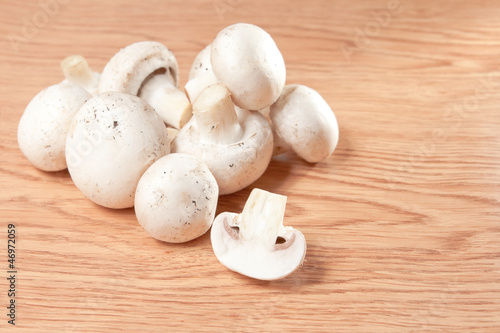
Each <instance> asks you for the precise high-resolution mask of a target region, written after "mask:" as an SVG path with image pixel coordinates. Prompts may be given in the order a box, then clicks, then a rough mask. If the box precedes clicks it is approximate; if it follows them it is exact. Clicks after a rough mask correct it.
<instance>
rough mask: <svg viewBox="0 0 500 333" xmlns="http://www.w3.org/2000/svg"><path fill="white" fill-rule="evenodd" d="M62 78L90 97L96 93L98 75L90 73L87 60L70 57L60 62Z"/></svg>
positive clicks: (78, 56)
mask: <svg viewBox="0 0 500 333" xmlns="http://www.w3.org/2000/svg"><path fill="white" fill-rule="evenodd" d="M61 69H62V72H63V74H64V77H65V78H66V79H67V80H68V81H69V82H71V83H73V84H76V85H79V86H80V87H82V88H84V89H85V90H87V91H88V92H89V93H91V94H92V95H95V94H96V92H97V85H98V84H99V74H98V73H96V72H94V71H92V69H91V68H90V66H89V64H88V62H87V60H86V59H85V58H84V57H83V56H81V55H70V56H68V57H66V58H64V59H63V60H62V61H61Z"/></svg>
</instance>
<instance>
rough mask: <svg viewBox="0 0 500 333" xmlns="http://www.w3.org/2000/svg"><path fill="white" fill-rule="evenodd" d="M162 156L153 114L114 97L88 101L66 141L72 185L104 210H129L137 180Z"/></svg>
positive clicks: (138, 102)
mask: <svg viewBox="0 0 500 333" xmlns="http://www.w3.org/2000/svg"><path fill="white" fill-rule="evenodd" d="M168 153H169V145H168V134H167V128H166V127H165V125H164V124H163V123H162V121H161V120H160V119H159V117H158V115H157V114H156V113H155V112H154V110H153V108H152V107H151V106H150V105H149V104H147V103H146V102H145V101H144V100H143V99H141V98H139V97H136V96H132V95H129V94H125V93H118V92H110V93H103V94H99V95H96V96H94V97H92V98H90V99H89V100H88V101H87V102H86V103H85V104H84V105H83V106H82V107H81V108H80V110H79V111H78V113H77V114H76V115H75V117H74V119H73V121H72V123H71V127H70V130H69V133H68V137H67V140H66V160H67V162H68V170H69V172H70V174H71V178H72V179H73V181H74V183H75V185H76V186H77V187H78V189H80V191H82V193H83V194H84V195H85V196H86V197H87V198H89V199H90V200H92V201H93V202H95V203H97V204H99V205H102V206H105V207H109V208H127V207H132V206H133V204H134V194H135V189H136V186H137V183H138V182H139V179H140V177H141V176H142V174H143V173H144V171H146V169H147V168H148V167H149V166H150V165H151V164H153V162H154V161H156V160H157V159H159V158H161V157H162V156H164V155H166V154H168Z"/></svg>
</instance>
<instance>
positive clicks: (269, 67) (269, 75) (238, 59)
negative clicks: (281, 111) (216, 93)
mask: <svg viewBox="0 0 500 333" xmlns="http://www.w3.org/2000/svg"><path fill="white" fill-rule="evenodd" d="M211 62H212V69H213V72H214V73H215V76H216V77H217V79H218V80H219V81H220V82H222V83H223V84H224V85H226V86H227V87H228V89H229V91H231V94H232V98H233V102H234V104H236V105H237V106H239V107H241V108H243V109H247V110H260V109H263V108H265V107H267V106H269V105H271V104H272V103H274V101H276V99H277V98H278V97H279V96H280V93H281V90H282V89H283V87H284V85H285V79H286V69H285V62H284V60H283V56H282V55H281V53H280V51H279V49H278V47H277V46H276V43H275V42H274V40H273V39H272V37H271V36H270V35H269V34H268V33H267V32H266V31H264V30H263V29H261V28H259V27H258V26H256V25H253V24H247V23H237V24H233V25H231V26H229V27H226V28H224V29H223V30H221V31H220V32H219V33H218V34H217V36H216V37H215V39H214V41H213V43H212V49H211Z"/></svg>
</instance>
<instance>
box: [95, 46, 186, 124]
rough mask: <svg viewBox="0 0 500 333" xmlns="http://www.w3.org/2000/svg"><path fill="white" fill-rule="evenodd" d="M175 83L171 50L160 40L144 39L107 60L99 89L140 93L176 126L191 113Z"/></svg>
mask: <svg viewBox="0 0 500 333" xmlns="http://www.w3.org/2000/svg"><path fill="white" fill-rule="evenodd" d="M178 86H179V67H178V65H177V60H176V58H175V56H174V54H173V53H172V52H171V51H170V50H169V49H168V48H167V47H166V46H164V45H163V44H160V43H158V42H154V41H144V42H138V43H134V44H131V45H129V46H127V47H125V48H123V49H121V50H120V51H119V52H118V53H116V54H115V55H114V56H113V57H112V58H111V59H110V60H109V61H108V63H107V64H106V66H105V67H104V70H103V72H102V75H101V79H100V81H99V92H100V93H103V92H108V91H117V92H125V93H128V94H132V95H136V96H140V97H142V98H144V99H145V100H146V101H147V102H148V103H149V104H151V105H152V106H153V108H154V109H155V111H156V112H157V113H158V114H159V115H160V117H161V119H162V120H163V121H164V122H165V123H166V124H168V125H170V126H172V127H175V128H178V129H180V128H181V127H182V126H183V125H184V124H185V123H186V121H187V120H189V118H190V117H191V105H190V103H189V100H188V98H187V97H186V96H185V94H184V92H183V91H181V90H179V88H178Z"/></svg>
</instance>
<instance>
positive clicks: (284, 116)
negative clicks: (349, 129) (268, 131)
mask: <svg viewBox="0 0 500 333" xmlns="http://www.w3.org/2000/svg"><path fill="white" fill-rule="evenodd" d="M269 116H270V118H271V123H272V126H273V131H274V133H275V141H276V142H280V141H283V142H285V143H286V144H285V145H279V147H277V148H276V149H278V150H280V151H279V152H283V151H284V150H285V149H286V147H287V146H288V147H290V148H291V149H292V150H293V151H294V152H295V153H296V154H297V155H298V156H299V157H301V158H302V159H304V160H306V161H307V162H309V163H316V162H319V161H321V160H323V159H325V158H327V157H328V156H330V155H331V154H332V153H333V151H334V150H335V147H336V146H337V143H338V140H339V128H338V124H337V119H336V118H335V115H334V113H333V111H332V109H331V108H330V106H329V105H328V103H327V102H326V101H325V100H324V99H323V97H321V95H320V94H319V93H318V92H316V91H315V90H313V89H311V88H309V87H306V86H302V85H297V84H291V85H287V86H285V88H284V89H283V92H282V94H281V96H280V97H279V99H278V100H277V101H276V103H274V104H273V105H271V111H270V114H269Z"/></svg>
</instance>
